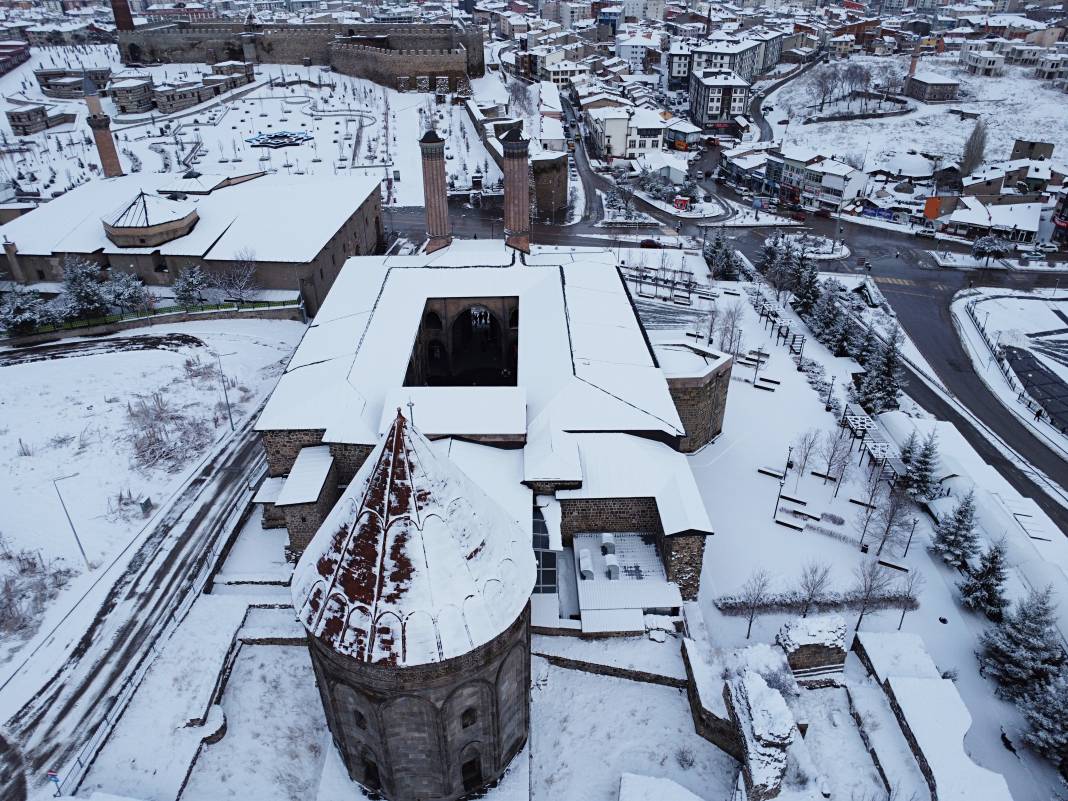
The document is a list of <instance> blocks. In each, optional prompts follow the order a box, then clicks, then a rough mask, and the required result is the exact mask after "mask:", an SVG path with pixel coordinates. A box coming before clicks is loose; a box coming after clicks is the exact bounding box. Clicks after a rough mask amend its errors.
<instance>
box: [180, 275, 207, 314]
mask: <svg viewBox="0 0 1068 801" xmlns="http://www.w3.org/2000/svg"><path fill="white" fill-rule="evenodd" d="M173 288H174V302H175V303H177V304H178V305H179V306H180V307H181V308H183V309H192V308H193V307H195V306H199V305H201V304H202V303H203V302H204V297H205V293H206V292H207V290H208V277H207V276H206V275H205V274H204V271H203V270H201V269H200V268H199V267H186V268H185V269H183V270H182V271H181V272H180V273H178V277H177V278H175V279H174V287H173Z"/></svg>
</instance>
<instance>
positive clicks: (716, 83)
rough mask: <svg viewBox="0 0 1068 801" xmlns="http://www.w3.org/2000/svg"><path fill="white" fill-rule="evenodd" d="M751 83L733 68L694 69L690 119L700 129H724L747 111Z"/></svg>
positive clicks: (691, 75) (691, 81) (691, 80)
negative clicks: (733, 70) (732, 69)
mask: <svg viewBox="0 0 1068 801" xmlns="http://www.w3.org/2000/svg"><path fill="white" fill-rule="evenodd" d="M748 104H749V82H748V81H746V80H743V79H742V78H741V77H740V76H739V75H737V74H736V73H734V72H732V71H731V70H720V69H717V70H702V71H697V70H694V71H693V72H692V73H691V74H690V119H691V120H692V121H693V123H694V125H698V126H700V127H701V128H706V129H707V128H723V127H726V126H727V125H729V124H730V122H731V121H732V120H733V119H734V118H735V117H737V116H739V115H742V114H745V111H746V108H747V106H748Z"/></svg>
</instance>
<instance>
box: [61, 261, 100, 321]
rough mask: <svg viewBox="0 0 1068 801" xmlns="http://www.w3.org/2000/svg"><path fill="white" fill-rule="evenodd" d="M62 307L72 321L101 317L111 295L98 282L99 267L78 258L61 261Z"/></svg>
mask: <svg viewBox="0 0 1068 801" xmlns="http://www.w3.org/2000/svg"><path fill="white" fill-rule="evenodd" d="M62 298H63V305H64V308H65V310H66V316H67V317H70V318H72V319H76V320H77V319H80V318H83V317H103V316H104V315H106V314H107V313H108V308H109V307H110V305H111V293H110V292H109V291H108V287H107V284H105V283H104V282H103V281H101V280H100V267H98V266H97V265H96V264H93V263H91V262H88V261H86V260H85V259H83V258H80V257H78V256H67V258H66V259H65V260H64V261H63V294H62Z"/></svg>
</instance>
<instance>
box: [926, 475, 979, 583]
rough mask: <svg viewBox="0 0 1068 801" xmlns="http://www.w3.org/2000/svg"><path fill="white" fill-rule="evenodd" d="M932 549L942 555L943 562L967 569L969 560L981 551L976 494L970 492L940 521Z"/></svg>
mask: <svg viewBox="0 0 1068 801" xmlns="http://www.w3.org/2000/svg"><path fill="white" fill-rule="evenodd" d="M931 547H932V548H933V549H934V550H935V551H937V552H938V553H940V554H941V555H942V561H943V562H945V563H946V564H947V565H952V566H953V567H956V568H958V569H967V567H968V560H969V559H971V558H972V557H973V556H975V554H976V553H977V552H978V550H979V543H978V537H977V536H976V534H975V493H974V492H969V493H968V494H967V495H965V496H964V497H963V498H961V499H960V502H959V503H958V504H957V506H956V508H955V509H954V510H953V513H952V514H949V515H946V516H945V517H943V518H942V519H941V520H939V521H938V528H937V529H935V538H934V542H933V543H932V544H931Z"/></svg>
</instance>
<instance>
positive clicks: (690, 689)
mask: <svg viewBox="0 0 1068 801" xmlns="http://www.w3.org/2000/svg"><path fill="white" fill-rule="evenodd" d="M682 662H683V664H684V665H685V666H686V697H687V699H688V700H689V702H690V713H691V714H692V715H693V727H694V731H696V732H697V733H698V734H699V735H700V736H701V737H704V738H705V739H706V740H708V741H709V742H710V743H712V744H713V745H714V746H716V747H717V748H719V749H720V750H721V751H723V752H724V753H726V754H729V755H730V756H732V757H734V758H735V759H736V760H738V761H739V762H741V761H742V760H743V759H745V749H744V748H742V735H741V732H739V731H738V729H737V728H736V727H735V725H734V724H733V723H732V722H731V721H730V720H729V719H727V718H721V717H718V716H717V715H714V714H712V712H710V711H709V710H708V709H706V708H705V707H704V706H703V705H702V704H701V698H700V695H699V694H698V692H697V682H696V680H695V679H694V675H693V667H692V666H691V665H690V659H689V657H688V656H687V655H686V649H685V648H683V649H682Z"/></svg>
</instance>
